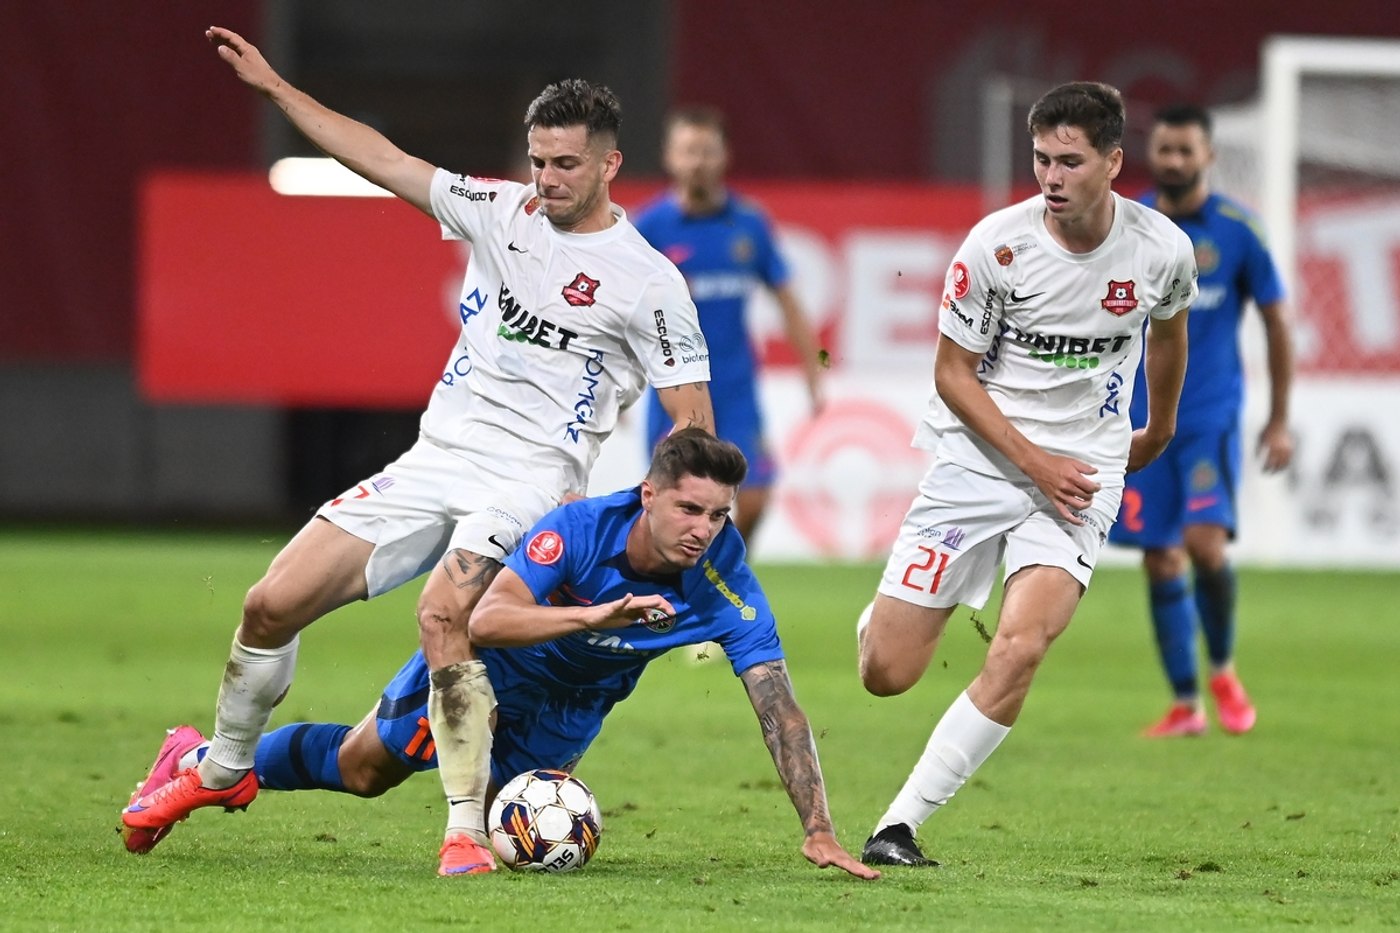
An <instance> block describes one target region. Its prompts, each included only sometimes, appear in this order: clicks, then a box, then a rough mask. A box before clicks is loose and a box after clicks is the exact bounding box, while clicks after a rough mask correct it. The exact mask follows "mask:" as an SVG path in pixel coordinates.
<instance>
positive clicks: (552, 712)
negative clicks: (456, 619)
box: [376, 649, 616, 787]
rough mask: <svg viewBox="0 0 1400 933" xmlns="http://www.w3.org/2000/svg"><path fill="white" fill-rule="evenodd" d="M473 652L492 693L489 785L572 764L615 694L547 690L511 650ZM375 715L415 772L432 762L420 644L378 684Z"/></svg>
mask: <svg viewBox="0 0 1400 933" xmlns="http://www.w3.org/2000/svg"><path fill="white" fill-rule="evenodd" d="M479 654H480V656H481V659H482V661H483V662H485V664H486V671H487V674H488V675H489V676H490V678H491V687H492V689H493V690H494V691H495V693H496V704H497V706H496V733H495V738H494V739H493V741H492V743H491V780H492V781H493V782H494V783H495V785H496V786H497V787H500V786H502V785H503V784H505V783H506V782H507V781H509V780H510V779H511V778H513V777H515V776H516V775H517V774H520V773H521V772H524V771H529V770H532V769H534V768H558V769H559V770H561V771H573V770H574V767H575V765H577V764H578V761H579V759H580V758H582V757H583V753H584V752H585V751H587V750H588V746H589V745H590V744H592V742H593V740H594V739H595V738H597V736H598V731H599V730H600V729H602V728H603V717H604V716H606V715H607V713H608V710H610V709H612V706H613V703H614V702H616V701H615V700H614V699H613V698H612V697H601V696H598V695H597V694H596V693H593V692H587V693H585V692H582V691H572V690H564V689H562V688H557V687H556V688H553V689H551V687H550V686H549V685H547V684H543V683H541V681H540V678H539V677H538V676H537V675H535V674H533V673H532V672H530V671H528V670H526V669H525V668H524V667H522V666H521V665H520V664H519V663H518V662H517V661H516V660H515V659H513V658H512V657H511V656H510V654H509V653H506V652H501V651H491V650H489V649H482V650H480V651H479ZM376 718H377V720H378V731H379V739H380V741H382V742H383V743H384V747H385V748H387V749H389V751H390V752H391V753H392V754H393V755H394V756H395V757H397V758H398V759H399V760H400V761H402V762H403V763H404V764H406V765H408V766H409V767H410V768H412V769H413V770H415V771H430V770H432V769H434V768H436V767H437V747H436V745H434V743H433V736H432V733H431V731H430V730H429V726H428V663H427V661H425V660H424V658H423V652H422V651H415V652H414V653H413V657H411V658H409V659H408V663H407V664H405V665H404V666H403V668H402V669H400V670H399V672H398V674H396V675H395V676H394V679H393V680H392V681H390V682H389V686H388V687H386V688H384V695H383V696H382V697H381V698H380V700H379V709H378V712H377V714H376Z"/></svg>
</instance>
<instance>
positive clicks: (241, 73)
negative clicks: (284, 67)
mask: <svg viewBox="0 0 1400 933" xmlns="http://www.w3.org/2000/svg"><path fill="white" fill-rule="evenodd" d="M204 38H206V39H208V40H209V41H210V42H211V43H213V45H214V49H215V51H217V52H218V53H219V57H220V58H222V59H223V60H224V61H226V62H228V63H229V65H230V66H232V68H233V73H234V74H236V75H238V77H239V79H240V80H241V81H243V83H245V84H247V85H249V86H251V87H255V88H257V89H258V90H259V91H262V92H264V93H266V92H268V91H271V90H272V89H273V88H274V87H276V86H277V85H278V84H280V83H281V81H282V79H281V78H279V77H278V76H277V72H275V71H273V70H272V66H271V65H269V64H268V63H267V59H265V58H263V57H262V53H261V52H259V51H258V50H257V47H256V46H254V45H253V43H251V42H249V41H248V40H247V39H245V38H243V37H242V36H240V35H239V34H238V33H236V32H233V31H232V30H229V29H225V28H223V27H222V26H210V27H209V28H208V29H206V30H204Z"/></svg>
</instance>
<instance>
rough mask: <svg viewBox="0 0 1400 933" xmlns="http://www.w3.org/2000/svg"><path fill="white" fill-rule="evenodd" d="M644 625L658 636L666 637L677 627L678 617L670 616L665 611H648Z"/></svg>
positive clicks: (643, 621)
mask: <svg viewBox="0 0 1400 933" xmlns="http://www.w3.org/2000/svg"><path fill="white" fill-rule="evenodd" d="M642 624H643V625H645V626H646V627H647V628H649V629H651V630H652V631H653V632H656V633H657V634H658V635H664V634H666V633H667V632H669V631H670V630H671V629H673V628H675V627H676V617H675V616H668V615H667V614H666V610H664V609H648V610H647V617H646V618H645V619H644V620H642Z"/></svg>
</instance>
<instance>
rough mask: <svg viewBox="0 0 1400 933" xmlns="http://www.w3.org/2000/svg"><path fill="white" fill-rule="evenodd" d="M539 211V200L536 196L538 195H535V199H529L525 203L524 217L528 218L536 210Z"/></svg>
mask: <svg viewBox="0 0 1400 933" xmlns="http://www.w3.org/2000/svg"><path fill="white" fill-rule="evenodd" d="M539 209H540V199H539V196H538V195H536V196H535V197H533V198H531V199H530V200H528V201H526V202H525V216H526V217H529V216H530V215H531V214H533V213H534V212H535V211H537V210H539Z"/></svg>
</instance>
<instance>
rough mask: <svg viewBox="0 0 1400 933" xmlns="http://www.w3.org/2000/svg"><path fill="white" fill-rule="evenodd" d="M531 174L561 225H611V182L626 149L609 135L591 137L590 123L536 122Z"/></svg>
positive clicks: (547, 211)
mask: <svg viewBox="0 0 1400 933" xmlns="http://www.w3.org/2000/svg"><path fill="white" fill-rule="evenodd" d="M528 139H529V143H530V148H529V156H530V175H531V178H532V179H533V180H534V182H535V193H536V194H538V195H539V196H540V210H542V211H544V215H545V216H546V217H548V218H549V221H550V223H552V224H554V226H556V227H558V228H559V229H560V230H567V231H570V232H573V233H589V232H593V231H595V230H602V229H604V228H605V227H607V226H609V225H610V224H611V221H610V220H609V211H610V210H611V206H610V203H611V202H610V201H609V200H608V183H609V182H611V181H612V180H613V178H614V177H616V175H617V169H618V167H619V166H620V165H621V164H622V153H620V152H618V151H617V150H616V149H612V148H609V147H608V145H607V142H608V139H607V137H606V136H603V135H599V136H595V137H594V138H593V139H592V140H590V139H589V138H588V128H587V127H585V126H583V125H582V124H579V125H578V126H563V127H558V126H556V127H547V126H532V127H531V128H530V133H529V136H528Z"/></svg>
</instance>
